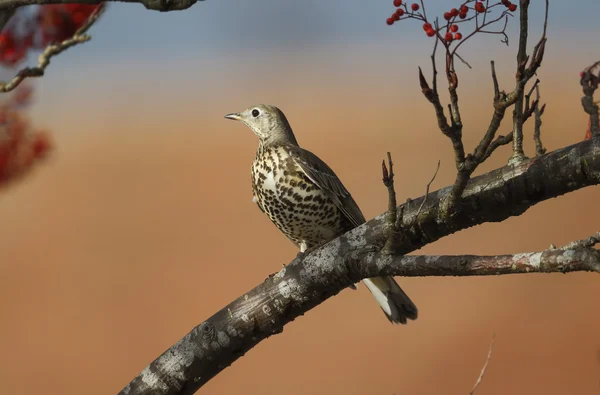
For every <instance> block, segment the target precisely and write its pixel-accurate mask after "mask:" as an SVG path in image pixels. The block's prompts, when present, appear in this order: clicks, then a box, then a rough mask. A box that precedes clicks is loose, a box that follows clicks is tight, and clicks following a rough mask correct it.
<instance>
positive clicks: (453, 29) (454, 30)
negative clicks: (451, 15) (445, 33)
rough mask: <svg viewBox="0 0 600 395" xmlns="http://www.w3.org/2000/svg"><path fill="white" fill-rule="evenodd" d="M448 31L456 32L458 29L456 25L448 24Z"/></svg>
mask: <svg viewBox="0 0 600 395" xmlns="http://www.w3.org/2000/svg"><path fill="white" fill-rule="evenodd" d="M450 31H451V32H454V33H456V32H457V31H458V25H452V26H450Z"/></svg>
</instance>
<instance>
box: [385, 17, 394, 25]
mask: <svg viewBox="0 0 600 395" xmlns="http://www.w3.org/2000/svg"><path fill="white" fill-rule="evenodd" d="M385 23H387V24H388V25H393V24H394V20H393V19H392V18H388V19H387V21H385Z"/></svg>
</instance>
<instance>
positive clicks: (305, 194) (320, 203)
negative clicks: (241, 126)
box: [252, 146, 353, 249]
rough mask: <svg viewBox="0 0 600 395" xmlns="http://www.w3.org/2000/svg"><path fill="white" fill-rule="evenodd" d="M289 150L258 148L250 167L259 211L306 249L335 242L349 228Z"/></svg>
mask: <svg viewBox="0 0 600 395" xmlns="http://www.w3.org/2000/svg"><path fill="white" fill-rule="evenodd" d="M295 151H296V150H295V149H294V148H293V147H290V146H272V147H262V146H261V147H260V148H259V149H258V151H257V153H256V157H255V158H254V162H253V163H252V191H253V192H254V196H255V197H256V202H257V204H258V207H260V209H261V210H262V211H263V212H264V213H265V214H267V216H268V217H269V218H270V219H271V221H272V222H273V223H274V224H275V225H276V226H277V227H278V228H279V230H281V231H282V232H283V234H285V235H286V236H287V237H288V238H289V239H290V240H291V241H292V242H294V243H295V244H296V245H298V246H300V245H301V244H302V243H304V244H305V245H306V247H307V248H308V249H312V248H315V247H318V246H319V245H321V244H323V242H324V241H329V240H331V239H334V238H335V237H337V236H338V235H340V234H342V233H344V232H345V231H346V230H350V229H352V228H353V226H352V224H351V223H350V221H349V220H348V218H346V217H345V216H343V215H342V213H341V212H340V210H338V208H337V207H336V205H335V203H334V202H333V201H332V200H331V199H329V197H328V196H327V195H326V194H325V193H324V192H323V191H322V190H321V189H320V188H319V187H318V186H317V185H315V183H314V182H313V181H312V180H311V179H310V178H309V177H308V176H307V175H306V173H304V171H302V168H301V167H300V166H299V165H298V163H297V161H296V160H295V159H294V157H293V156H292V155H293V154H294V152H295Z"/></svg>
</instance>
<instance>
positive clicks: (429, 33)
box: [425, 28, 435, 37]
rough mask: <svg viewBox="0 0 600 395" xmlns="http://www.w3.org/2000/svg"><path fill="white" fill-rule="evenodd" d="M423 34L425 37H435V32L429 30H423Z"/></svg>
mask: <svg viewBox="0 0 600 395" xmlns="http://www.w3.org/2000/svg"><path fill="white" fill-rule="evenodd" d="M425 34H427V37H433V36H435V30H433V29H431V28H429V29H427V30H425Z"/></svg>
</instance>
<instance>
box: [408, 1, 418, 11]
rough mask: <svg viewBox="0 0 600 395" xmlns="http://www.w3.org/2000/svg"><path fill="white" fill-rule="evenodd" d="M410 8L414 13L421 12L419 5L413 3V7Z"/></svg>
mask: <svg viewBox="0 0 600 395" xmlns="http://www.w3.org/2000/svg"><path fill="white" fill-rule="evenodd" d="M410 8H411V9H412V10H413V11H419V5H418V4H417V3H412V5H411V6H410Z"/></svg>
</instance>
